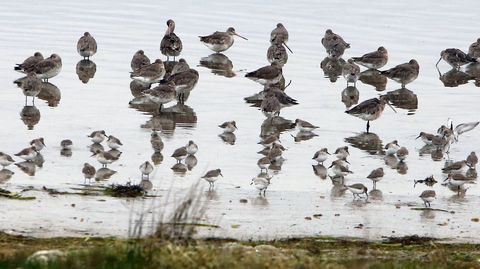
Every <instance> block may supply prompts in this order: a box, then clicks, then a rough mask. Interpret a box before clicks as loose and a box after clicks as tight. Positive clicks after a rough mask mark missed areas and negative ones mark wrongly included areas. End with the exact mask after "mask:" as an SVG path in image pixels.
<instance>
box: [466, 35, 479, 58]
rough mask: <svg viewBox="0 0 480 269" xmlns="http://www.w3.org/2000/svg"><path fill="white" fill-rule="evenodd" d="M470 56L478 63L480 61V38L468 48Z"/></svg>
mask: <svg viewBox="0 0 480 269" xmlns="http://www.w3.org/2000/svg"><path fill="white" fill-rule="evenodd" d="M468 56H470V57H472V58H474V59H477V61H478V59H480V38H478V39H477V41H476V42H474V43H472V44H471V45H470V47H469V48H468Z"/></svg>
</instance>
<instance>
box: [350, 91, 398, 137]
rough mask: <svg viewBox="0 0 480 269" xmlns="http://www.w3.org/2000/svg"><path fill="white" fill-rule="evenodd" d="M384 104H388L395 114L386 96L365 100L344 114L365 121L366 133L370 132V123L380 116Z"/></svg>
mask: <svg viewBox="0 0 480 269" xmlns="http://www.w3.org/2000/svg"><path fill="white" fill-rule="evenodd" d="M385 104H388V105H389V106H390V107H391V108H392V110H393V111H395V112H396V110H395V109H394V108H393V107H392V106H391V105H390V103H388V97H387V96H386V95H382V96H380V98H372V99H368V100H365V101H363V102H361V103H360V104H358V105H356V106H354V107H353V108H351V109H350V110H347V111H345V113H347V114H349V115H352V116H355V117H358V118H360V119H362V120H365V121H367V133H368V132H369V130H370V121H373V120H376V119H378V118H379V117H380V116H381V115H382V112H383V109H384V108H385Z"/></svg>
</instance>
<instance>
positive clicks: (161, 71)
mask: <svg viewBox="0 0 480 269" xmlns="http://www.w3.org/2000/svg"><path fill="white" fill-rule="evenodd" d="M163 76H165V66H164V65H163V62H162V60H160V59H156V60H155V62H153V63H152V64H150V65H146V66H143V67H140V68H138V69H136V70H134V71H133V72H130V78H133V79H135V80H138V81H141V82H143V83H147V84H151V83H155V82H159V81H160V80H162V78H163Z"/></svg>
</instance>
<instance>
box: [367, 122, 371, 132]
mask: <svg viewBox="0 0 480 269" xmlns="http://www.w3.org/2000/svg"><path fill="white" fill-rule="evenodd" d="M369 130H370V121H369V120H368V121H367V134H368V131H369Z"/></svg>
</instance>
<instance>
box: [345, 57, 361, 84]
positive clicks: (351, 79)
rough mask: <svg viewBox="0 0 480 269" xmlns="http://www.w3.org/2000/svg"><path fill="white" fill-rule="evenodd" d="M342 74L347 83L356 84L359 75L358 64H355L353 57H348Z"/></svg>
mask: <svg viewBox="0 0 480 269" xmlns="http://www.w3.org/2000/svg"><path fill="white" fill-rule="evenodd" d="M342 76H343V77H344V78H345V80H346V81H347V86H348V83H353V85H357V80H358V77H359V76H360V66H358V65H356V64H355V62H354V61H353V59H348V61H347V63H346V64H345V65H344V66H343V68H342Z"/></svg>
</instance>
